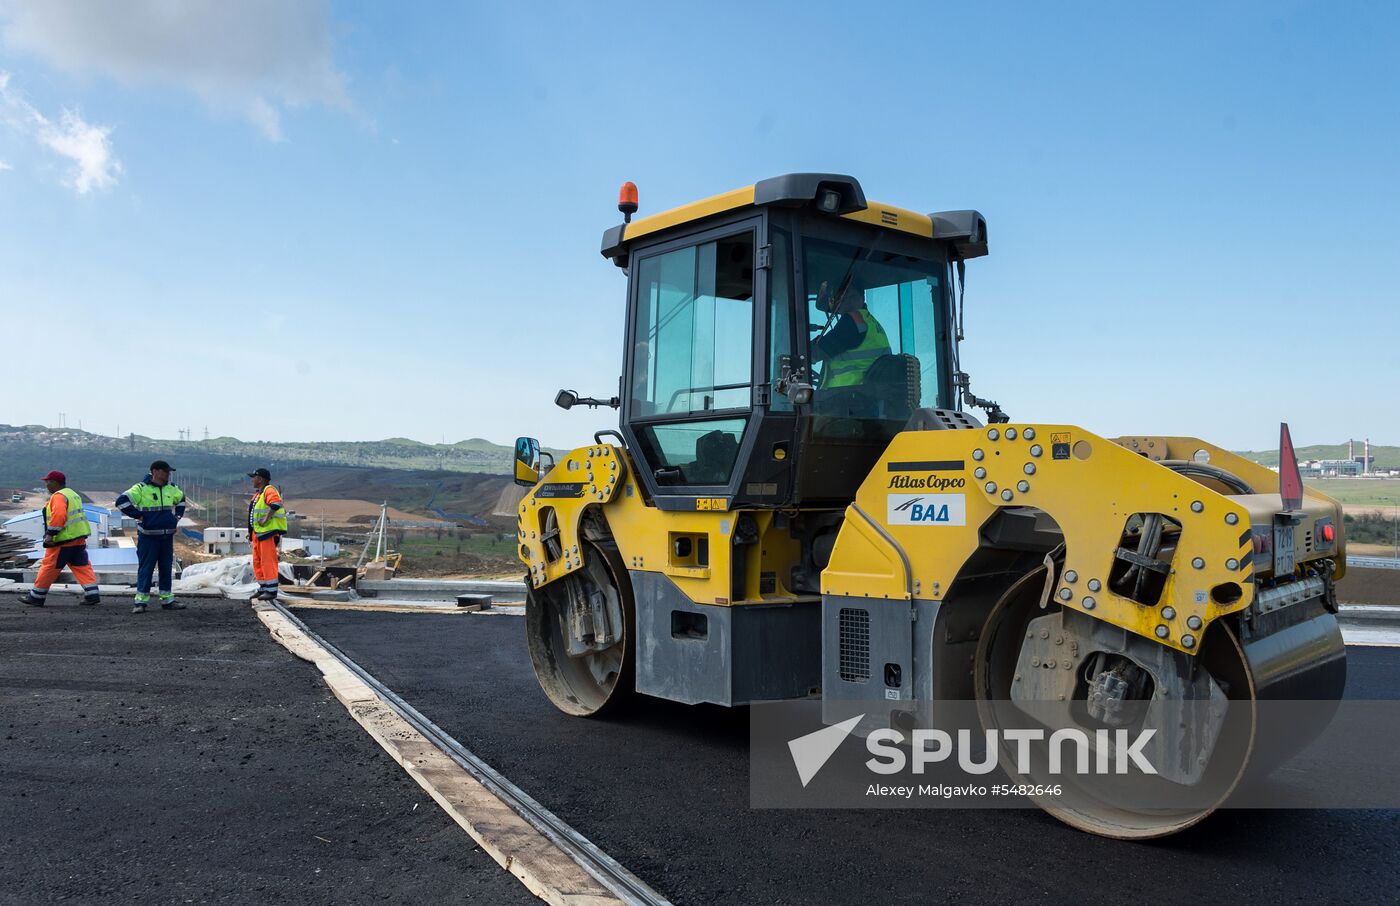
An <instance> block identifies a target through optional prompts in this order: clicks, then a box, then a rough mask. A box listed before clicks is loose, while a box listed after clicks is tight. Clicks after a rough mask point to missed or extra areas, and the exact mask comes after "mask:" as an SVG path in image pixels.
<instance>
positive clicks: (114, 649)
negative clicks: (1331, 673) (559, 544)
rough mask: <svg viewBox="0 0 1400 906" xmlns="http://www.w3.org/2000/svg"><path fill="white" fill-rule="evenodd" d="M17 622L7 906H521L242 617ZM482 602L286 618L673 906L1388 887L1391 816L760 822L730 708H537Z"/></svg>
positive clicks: (1156, 896)
mask: <svg viewBox="0 0 1400 906" xmlns="http://www.w3.org/2000/svg"><path fill="white" fill-rule="evenodd" d="M1378 572H1386V573H1389V574H1390V575H1389V576H1388V577H1387V576H1380V577H1377V581H1380V582H1382V583H1384V581H1385V580H1386V579H1387V578H1389V581H1390V583H1391V584H1392V585H1394V584H1397V583H1396V582H1395V578H1396V577H1397V576H1400V573H1396V572H1395V571H1382V570H1368V571H1367V574H1369V573H1378ZM1362 575H1363V574H1361V573H1360V572H1358V573H1357V574H1356V575H1354V576H1353V577H1350V578H1349V579H1348V581H1351V580H1352V579H1355V578H1360V577H1361V576H1362ZM1352 587H1357V586H1352ZM14 602H15V599H14V598H13V597H12V596H8V595H6V596H0V729H3V731H4V735H5V738H4V740H3V751H4V754H5V757H4V759H3V761H2V762H0V904H7V903H11V902H13V903H41V902H43V903H47V902H54V901H60V900H65V899H67V900H72V901H79V902H81V901H93V900H102V901H122V902H125V901H138V900H139V901H153V902H195V903H206V902H207V903H217V902H287V903H306V902H317V903H319V902H336V903H368V902H382V901H388V902H447V901H451V902H483V903H492V904H495V903H512V902H522V903H525V902H538V901H536V900H534V898H533V897H532V896H531V895H530V894H529V893H528V892H527V890H526V889H525V888H524V887H523V886H521V885H520V884H519V883H518V882H517V881H516V880H515V879H514V878H512V877H511V875H510V874H508V873H506V872H505V871H502V870H501V869H500V868H499V867H498V866H497V864H496V863H495V862H494V861H492V860H491V859H490V858H489V857H488V856H487V855H486V854H485V853H484V852H482V851H480V850H479V849H478V848H477V847H476V846H475V845H474V844H473V842H472V840H471V838H469V837H468V836H467V835H466V834H465V832H464V831H463V830H461V829H460V828H459V827H457V826H456V825H455V824H453V822H452V821H451V820H450V819H449V818H448V817H447V816H446V815H445V814H444V813H443V812H442V811H441V809H439V808H438V807H437V805H436V804H435V803H434V802H433V800H432V799H431V798H429V796H427V795H426V794H425V793H424V792H423V791H422V790H421V789H420V788H419V787H418V786H417V785H416V784H415V783H414V782H413V781H412V780H410V779H409V776H408V775H407V774H405V773H404V772H403V770H402V769H401V768H400V767H399V765H398V764H396V763H395V762H394V760H393V759H391V758H390V757H389V756H388V755H387V754H385V753H384V752H383V751H381V750H380V748H379V747H378V746H377V745H376V744H375V743H374V742H373V741H372V740H371V739H370V737H369V736H367V735H366V734H365V732H364V731H363V730H362V729H361V727H360V726H359V725H358V724H356V723H355V722H354V721H353V720H352V719H351V717H350V715H349V713H347V711H346V708H345V707H344V706H343V705H342V704H341V703H340V701H337V700H336V698H335V697H334V696H333V695H332V694H331V692H330V691H329V690H328V689H327V687H326V685H325V684H324V682H323V681H322V678H321V675H320V674H319V673H318V672H317V670H316V669H315V668H313V667H312V666H311V665H309V664H307V663H305V662H303V661H300V660H297V659H296V658H294V657H293V656H292V655H291V654H290V653H288V652H287V651H286V650H284V649H283V648H282V647H281V646H280V645H278V644H277V643H276V642H274V641H273V640H272V639H271V638H270V637H269V634H268V630H267V629H266V628H265V627H264V626H263V625H262V624H261V623H260V622H259V620H258V619H257V618H256V616H255V614H254V613H252V612H251V610H250V609H249V607H248V605H247V604H246V603H245V602H234V601H226V600H199V601H191V604H190V608H189V609H188V610H185V611H176V612H166V611H160V610H154V609H153V610H152V611H151V612H149V613H147V614H144V615H141V616H134V615H131V614H130V613H129V612H128V611H129V608H127V607H124V606H121V605H119V604H117V603H116V602H115V601H113V602H109V603H108V604H104V605H102V606H101V607H99V608H96V609H92V608H85V607H81V606H79V605H78V604H77V603H76V601H75V600H74V599H73V597H72V596H70V595H66V594H55V595H54V596H53V601H52V603H51V604H50V606H49V607H46V608H43V609H41V610H33V609H29V608H25V607H23V606H22V605H19V604H18V603H14ZM503 610H505V611H506V612H504V613H501V612H498V613H495V614H491V615H489V616H488V615H486V614H480V615H477V614H461V613H456V614H454V615H453V616H450V617H449V616H445V615H440V614H434V613H409V612H387V611H384V610H374V611H366V612H347V611H344V610H329V609H298V610H297V611H296V614H297V616H298V617H299V618H300V619H302V620H304V621H305V622H306V624H307V625H308V626H309V627H310V628H311V629H312V630H313V631H315V632H316V633H318V634H320V635H322V636H323V637H325V639H326V640H327V641H328V642H329V643H331V644H333V645H335V646H337V647H338V648H340V649H341V650H342V651H344V652H345V653H346V654H347V655H349V656H350V657H351V658H353V659H354V660H355V661H356V662H358V664H359V665H360V666H361V667H363V668H365V669H366V670H368V671H369V672H370V673H371V674H373V675H374V676H375V677H376V678H377V679H378V680H379V681H381V682H383V683H384V684H385V685H386V686H387V687H388V688H390V689H392V690H393V691H394V692H396V693H398V694H399V695H401V696H403V698H404V699H405V700H407V701H408V702H409V703H410V704H411V705H413V706H414V707H416V708H417V709H418V710H420V711H421V712H423V714H425V715H426V716H427V717H428V718H429V719H430V720H432V721H434V722H435V723H436V724H437V725H438V726H439V727H441V728H442V729H443V730H444V731H446V732H447V733H448V734H450V735H451V736H452V737H453V738H455V739H456V740H458V741H459V742H461V743H462V744H463V745H465V746H467V747H468V748H469V749H471V750H472V751H473V752H475V753H476V755H478V756H480V757H481V758H482V759H484V760H485V761H486V762H487V763H488V764H490V765H491V766H492V767H494V768H495V769H497V770H498V771H500V772H501V773H502V774H503V775H504V776H505V777H507V778H509V779H510V780H511V781H512V782H514V783H515V784H516V785H518V786H519V787H520V788H521V789H523V790H524V791H526V792H527V793H528V794H530V795H532V796H533V797H535V798H536V799H537V800H539V801H540V803H541V804H542V805H544V806H545V807H546V808H548V809H550V810H551V811H552V812H554V813H555V814H556V815H558V816H559V817H560V818H562V819H563V820H564V821H566V822H567V823H568V824H570V825H571V826H572V827H573V828H575V829H576V830H577V831H579V832H580V833H582V834H583V835H585V836H586V837H588V838H589V839H590V840H592V841H593V842H594V843H596V844H598V845H599V846H600V847H601V848H602V849H603V851H605V852H606V853H607V854H608V855H610V856H612V857H613V858H615V859H617V860H618V861H619V862H621V863H622V865H624V866H625V867H626V868H628V869H630V870H631V871H632V872H634V873H635V874H636V875H637V876H639V877H640V878H641V879H642V880H643V881H645V882H647V883H648V884H650V885H651V886H652V887H654V888H656V889H657V890H659V891H660V892H661V893H663V894H664V895H665V896H667V897H669V898H670V899H671V900H672V901H674V902H676V903H758V902H763V903H807V902H875V901H878V902H887V903H905V902H907V903H914V902H927V901H929V900H930V899H937V900H952V901H955V902H1008V901H1013V900H1014V901H1025V900H1036V901H1059V902H1069V901H1075V902H1127V901H1133V900H1144V899H1149V898H1150V899H1152V900H1153V901H1154V902H1181V903H1187V902H1190V903H1200V902H1216V901H1222V900H1226V899H1228V900H1229V901H1231V902H1232V903H1239V904H1248V903H1268V904H1271V906H1272V904H1274V903H1277V902H1292V901H1301V900H1308V901H1314V902H1319V901H1324V902H1325V901H1332V900H1335V899H1337V898H1339V897H1344V898H1346V899H1347V900H1349V901H1360V902H1371V901H1382V900H1388V899H1391V898H1393V896H1394V892H1395V891H1396V890H1397V889H1400V863H1397V862H1396V860H1395V859H1394V857H1393V856H1394V853H1395V852H1396V851H1397V850H1400V811H1385V810H1369V811H1359V810H1289V811H1283V810H1270V811H1239V810H1222V811H1221V812H1219V813H1217V814H1215V815H1213V816H1211V818H1209V819H1208V820H1207V821H1205V822H1204V823H1202V824H1201V825H1199V826H1197V827H1195V828H1192V829H1190V830H1187V831H1185V832H1183V833H1181V834H1178V835H1176V836H1173V837H1171V838H1168V839H1166V840H1163V841H1158V842H1154V843H1148V844H1139V843H1124V842H1120V841H1112V840H1106V839H1102V838H1098V837H1093V836H1089V835H1086V834H1084V833H1081V832H1079V831H1075V830H1072V829H1070V828H1068V827H1066V826H1064V825H1062V824H1060V823H1059V822H1057V821H1055V820H1054V819H1053V818H1051V817H1049V816H1047V815H1045V814H1043V813H1041V812H1039V811H1037V810H1032V809H1024V810H1019V809H1013V810H1004V809H1003V810H992V811H980V810H942V809H939V810H926V809H878V810H817V809H796V810H792V809H788V810H778V809H753V808H751V807H750V805H749V795H750V793H749V752H748V748H749V732H750V730H749V716H748V712H747V710H745V709H742V708H738V709H723V708H718V707H711V706H699V707H691V706H684V705H678V704H673V703H668V702H663V701H660V700H655V699H649V698H640V699H638V700H637V702H636V704H635V706H634V707H633V708H632V709H631V710H630V711H629V712H627V713H625V714H623V715H621V716H618V717H615V718H609V719H606V720H581V719H578V718H571V717H567V716H565V715H563V714H561V713H559V712H558V711H557V710H556V709H555V708H554V707H553V706H552V705H550V704H549V703H548V701H547V700H546V699H545V697H544V696H543V694H542V693H541V692H540V690H539V687H538V684H537V681H536V679H535V676H534V672H533V669H532V667H531V665H530V661H529V658H528V656H527V654H526V651H525V643H524V626H523V623H524V621H523V619H522V618H521V617H520V615H519V613H520V608H508V609H507V608H503ZM1348 661H1349V663H1348V685H1347V693H1346V694H1347V696H1348V697H1349V698H1361V699H1377V698H1396V697H1400V648H1395V647H1392V648H1382V647H1349V648H1348ZM1315 769H1317V766H1315V765H1314V766H1310V765H1304V766H1303V768H1301V770H1304V771H1305V772H1313V771H1314V770H1315ZM1318 770H1320V769H1318ZM1300 854H1306V855H1305V857H1304V856H1300ZM1168 878H1189V879H1190V883H1189V884H1187V883H1181V884H1176V883H1167V882H1165V881H1164V879H1168ZM1246 878H1247V879H1248V880H1247V881H1246V880H1245V879H1246Z"/></svg>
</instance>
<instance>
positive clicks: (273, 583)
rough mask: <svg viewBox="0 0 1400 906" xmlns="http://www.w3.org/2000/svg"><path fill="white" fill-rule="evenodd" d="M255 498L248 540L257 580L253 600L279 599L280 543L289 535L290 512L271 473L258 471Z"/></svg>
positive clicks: (252, 474) (253, 475) (251, 475)
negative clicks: (251, 547)
mask: <svg viewBox="0 0 1400 906" xmlns="http://www.w3.org/2000/svg"><path fill="white" fill-rule="evenodd" d="M248 477H249V478H251V479H253V491H254V494H253V499H252V500H251V501H249V502H248V540H249V541H250V542H252V545H253V578H255V579H257V580H258V590H257V591H256V592H254V593H253V599H254V600H259V599H261V600H266V601H272V600H276V598H277V544H278V542H280V541H281V540H282V536H283V535H285V534H286V533H287V509H286V507H284V506H283V505H282V495H281V494H279V493H278V492H277V489H276V488H275V487H273V486H272V473H271V472H269V471H268V470H267V469H255V470H254V471H252V472H249V473H248Z"/></svg>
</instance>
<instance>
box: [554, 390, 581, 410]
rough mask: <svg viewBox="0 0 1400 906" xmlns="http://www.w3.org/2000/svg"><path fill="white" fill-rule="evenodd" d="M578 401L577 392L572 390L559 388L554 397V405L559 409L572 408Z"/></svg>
mask: <svg viewBox="0 0 1400 906" xmlns="http://www.w3.org/2000/svg"><path fill="white" fill-rule="evenodd" d="M577 402H578V394H577V393H575V392H573V391H572V390H560V391H559V393H558V394H557V395H555V397H554V405H556V406H558V407H559V408H560V409H572V408H574V404H575V403H577Z"/></svg>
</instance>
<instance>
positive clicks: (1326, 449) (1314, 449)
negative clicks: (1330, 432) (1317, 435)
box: [1240, 440, 1400, 469]
mask: <svg viewBox="0 0 1400 906" xmlns="http://www.w3.org/2000/svg"><path fill="white" fill-rule="evenodd" d="M1295 449H1296V450H1297V453H1298V459H1299V460H1308V459H1346V458H1347V445H1346V444H1314V445H1312V446H1311V447H1297V448H1295ZM1361 451H1362V444H1361V441H1359V440H1358V441H1357V442H1356V455H1357V456H1360V455H1361ZM1240 455H1241V456H1243V457H1245V458H1246V459H1252V460H1254V461H1255V462H1258V463H1263V464H1264V465H1266V466H1276V465H1278V451H1277V450H1247V451H1244V452H1242V453H1240ZM1371 456H1372V457H1373V459H1374V460H1375V467H1376V468H1377V469H1400V447H1383V446H1380V445H1378V444H1372V445H1371Z"/></svg>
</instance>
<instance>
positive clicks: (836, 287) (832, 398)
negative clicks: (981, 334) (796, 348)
mask: <svg viewBox="0 0 1400 906" xmlns="http://www.w3.org/2000/svg"><path fill="white" fill-rule="evenodd" d="M803 251H804V262H803V263H804V269H805V272H806V274H805V275H806V289H807V306H806V307H807V319H808V322H809V328H808V330H809V336H810V340H809V343H808V345H809V348H810V353H811V354H810V358H811V360H812V370H813V373H814V376H815V380H814V383H815V385H816V393H815V395H814V398H813V406H814V411H815V412H817V413H818V414H829V415H839V416H846V417H850V418H862V419H881V420H897V421H903V420H905V419H907V418H908V417H909V415H910V414H911V413H912V411H913V409H915V408H918V407H921V406H927V407H934V406H937V405H938V391H939V366H940V363H939V360H938V324H939V317H940V313H941V312H942V310H943V293H942V281H941V276H942V273H943V270H944V264H943V263H942V262H936V261H929V260H924V259H920V258H913V257H909V256H906V255H901V254H896V253H893V252H881V251H880V250H879V249H878V248H876V247H869V246H867V247H861V246H854V245H848V244H845V243H840V242H830V241H826V240H821V239H815V238H809V239H806V240H804V242H803Z"/></svg>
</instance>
